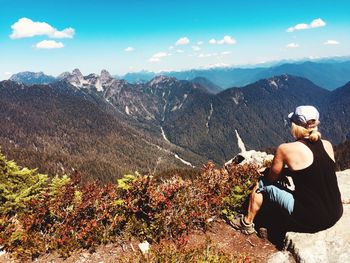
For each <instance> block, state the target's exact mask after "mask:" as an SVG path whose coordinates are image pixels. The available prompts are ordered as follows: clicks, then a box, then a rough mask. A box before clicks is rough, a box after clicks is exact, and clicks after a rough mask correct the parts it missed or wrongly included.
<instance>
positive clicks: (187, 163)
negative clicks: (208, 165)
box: [174, 153, 196, 168]
mask: <svg viewBox="0 0 350 263" xmlns="http://www.w3.org/2000/svg"><path fill="white" fill-rule="evenodd" d="M174 156H175V158H176V159H178V160H180V161H181V162H182V163H183V164H186V165H188V166H191V167H192V168H195V167H196V166H194V165H192V164H191V163H190V162H188V161H186V160H184V159H182V158H181V157H180V156H179V155H177V154H176V153H175V155H174Z"/></svg>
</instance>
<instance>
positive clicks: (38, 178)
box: [0, 152, 47, 215]
mask: <svg viewBox="0 0 350 263" xmlns="http://www.w3.org/2000/svg"><path fill="white" fill-rule="evenodd" d="M46 181H47V175H45V174H40V173H38V172H37V169H28V168H22V167H20V166H18V165H17V164H16V163H15V162H14V161H8V160H7V159H6V157H5V156H4V155H3V154H2V153H1V152H0V215H15V214H16V213H18V212H20V211H24V210H25V209H26V206H25V204H26V202H27V201H29V200H30V199H32V198H35V197H37V196H38V195H39V194H40V193H41V192H42V191H43V190H44V186H45V183H46Z"/></svg>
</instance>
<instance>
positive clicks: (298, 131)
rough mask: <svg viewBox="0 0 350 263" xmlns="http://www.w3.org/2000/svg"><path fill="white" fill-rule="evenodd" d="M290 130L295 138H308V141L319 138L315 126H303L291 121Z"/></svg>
mask: <svg viewBox="0 0 350 263" xmlns="http://www.w3.org/2000/svg"><path fill="white" fill-rule="evenodd" d="M308 124H309V123H308ZM310 124H311V123H310ZM290 132H291V134H292V135H293V137H294V138H295V139H301V138H309V139H310V141H313V142H316V141H318V140H320V139H321V133H320V132H319V131H318V129H317V126H315V127H312V128H305V127H303V126H299V125H297V124H295V123H294V122H292V126H291V129H290Z"/></svg>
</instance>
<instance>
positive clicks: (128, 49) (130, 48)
mask: <svg viewBox="0 0 350 263" xmlns="http://www.w3.org/2000/svg"><path fill="white" fill-rule="evenodd" d="M134 50H135V48H133V47H127V48H126V49H124V51H125V52H132V51H134Z"/></svg>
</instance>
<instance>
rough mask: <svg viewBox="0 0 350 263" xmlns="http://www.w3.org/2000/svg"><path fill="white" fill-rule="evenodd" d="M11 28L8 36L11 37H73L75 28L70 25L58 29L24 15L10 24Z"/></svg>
mask: <svg viewBox="0 0 350 263" xmlns="http://www.w3.org/2000/svg"><path fill="white" fill-rule="evenodd" d="M11 28H12V34H11V35H10V38H12V39H19V38H26V37H34V36H43V35H46V36H48V37H50V38H73V36H74V34H75V30H74V29H73V28H71V27H69V28H66V29H63V30H62V31H59V30H57V29H56V28H54V27H52V26H51V25H49V24H48V23H45V22H34V21H32V20H31V19H29V18H26V17H23V18H21V19H19V20H18V21H17V22H16V23H14V24H13V25H12V26H11Z"/></svg>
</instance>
